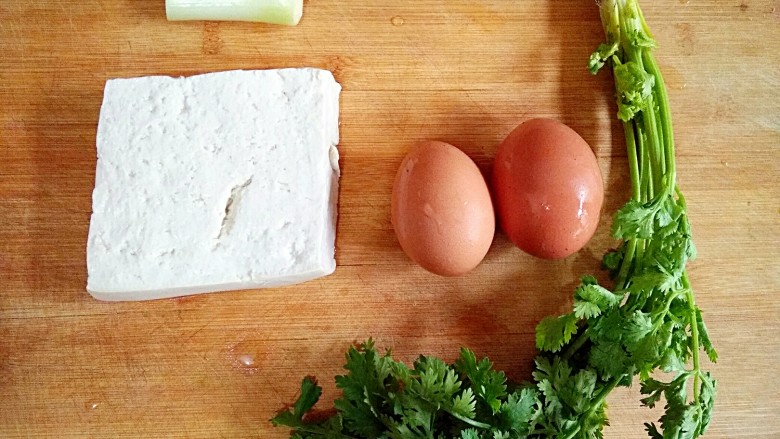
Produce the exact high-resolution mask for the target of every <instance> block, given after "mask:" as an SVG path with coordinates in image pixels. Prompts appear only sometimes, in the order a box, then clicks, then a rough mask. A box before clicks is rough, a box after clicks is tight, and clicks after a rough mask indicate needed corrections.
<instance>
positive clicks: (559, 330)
mask: <svg viewBox="0 0 780 439" xmlns="http://www.w3.org/2000/svg"><path fill="white" fill-rule="evenodd" d="M577 320H578V319H577V316H576V315H574V314H566V315H562V316H560V317H550V316H548V317H545V318H544V319H543V320H542V321H541V322H539V325H537V326H536V347H537V348H539V349H540V350H542V351H549V352H558V351H560V350H561V348H562V347H563V345H564V344H566V343H568V342H569V341H570V340H571V337H572V335H574V334H576V333H577Z"/></svg>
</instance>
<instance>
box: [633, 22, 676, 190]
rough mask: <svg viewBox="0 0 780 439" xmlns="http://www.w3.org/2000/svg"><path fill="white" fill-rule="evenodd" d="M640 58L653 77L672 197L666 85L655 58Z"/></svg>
mask: <svg viewBox="0 0 780 439" xmlns="http://www.w3.org/2000/svg"><path fill="white" fill-rule="evenodd" d="M642 21H643V22H644V18H642ZM642 58H643V59H644V62H645V65H646V66H647V71H648V73H650V74H651V75H653V76H654V77H655V92H656V94H657V96H658V113H659V114H660V116H661V124H662V126H663V130H662V135H663V143H664V146H665V148H666V153H665V157H664V158H665V165H666V166H665V167H666V169H665V171H666V173H665V177H666V185H667V186H666V190H668V191H669V194H670V195H672V194H674V190H675V187H676V181H677V168H676V164H675V160H674V154H675V147H674V133H673V131H672V112H671V110H670V105H669V94H668V93H667V92H666V84H665V82H664V78H663V75H661V71H660V69H659V68H658V63H657V62H656V60H655V57H654V56H653V55H652V53H650V52H649V51H645V53H644V54H643V56H642Z"/></svg>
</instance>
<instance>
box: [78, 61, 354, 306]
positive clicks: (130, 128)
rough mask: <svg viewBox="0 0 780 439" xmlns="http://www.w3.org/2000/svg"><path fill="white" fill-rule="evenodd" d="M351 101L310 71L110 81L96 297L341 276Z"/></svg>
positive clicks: (96, 219) (98, 201) (326, 75)
mask: <svg viewBox="0 0 780 439" xmlns="http://www.w3.org/2000/svg"><path fill="white" fill-rule="evenodd" d="M340 91H341V86H340V85H339V84H338V83H337V82H336V81H335V79H334V78H333V75H332V74H331V73H330V72H328V71H325V70H318V69H308V68H307V69H282V70H261V71H228V72H220V73H209V74H205V75H199V76H192V77H188V78H170V77H164V76H153V77H142V78H131V79H113V80H109V81H108V82H107V83H106V87H105V93H104V97H103V105H102V107H101V109H100V121H99V124H98V130H97V154H98V160H97V170H96V175H95V190H94V192H93V194H92V211H93V212H92V219H91V222H90V227H89V238H88V242H87V272H88V280H87V291H89V293H90V294H92V296H94V297H95V298H97V299H101V300H148V299H159V298H165V297H174V296H182V295H189V294H198V293H208V292H215V291H226V290H237V289H252V288H262V287H277V286H283V285H289V284H294V283H298V282H303V281H307V280H311V279H315V278H318V277H321V276H326V275H328V274H330V273H332V272H333V271H334V270H335V268H336V261H335V258H334V243H335V236H336V213H337V209H336V203H337V197H338V178H339V168H338V150H337V149H336V145H337V144H338V141H339V132H338V101H339V93H340Z"/></svg>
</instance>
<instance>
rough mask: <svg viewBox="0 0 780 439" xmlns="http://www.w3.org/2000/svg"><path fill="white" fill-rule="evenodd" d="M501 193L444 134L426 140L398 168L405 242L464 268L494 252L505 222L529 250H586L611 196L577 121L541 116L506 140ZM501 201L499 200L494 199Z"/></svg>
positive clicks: (438, 267)
mask: <svg viewBox="0 0 780 439" xmlns="http://www.w3.org/2000/svg"><path fill="white" fill-rule="evenodd" d="M491 187H492V197H491V191H490V190H489V189H488V184H487V183H486V181H485V178H484V177H483V176H482V173H481V172H480V170H479V168H478V167H477V165H476V164H475V163H474V162H473V161H472V160H471V159H470V158H469V157H468V156H467V155H466V154H465V153H463V152H462V151H461V150H459V149H458V148H456V147H454V146H452V145H450V144H447V143H444V142H437V141H428V142H423V143H420V144H418V145H416V146H415V147H414V148H413V149H412V150H411V151H410V152H409V154H408V155H407V156H406V157H405V158H404V160H403V162H402V163H401V167H400V168H399V169H398V173H397V174H396V177H395V183H394V185H393V199H392V213H391V215H392V224H393V227H394V229H395V233H396V236H397V237H398V241H399V243H400V244H401V248H403V250H404V252H405V253H406V254H407V255H408V256H409V257H410V258H411V259H412V260H413V261H415V262H417V263H418V264H420V265H421V266H422V267H423V268H425V269H426V270H428V271H431V272H433V273H436V274H439V275H442V276H459V275H462V274H465V273H468V272H469V271H471V270H472V269H474V268H475V267H476V266H477V265H479V263H480V262H481V261H482V259H484V257H485V255H486V254H487V252H488V250H489V248H490V245H491V244H492V242H493V236H494V234H495V230H496V216H498V223H499V225H500V226H501V228H502V229H503V231H504V232H505V233H506V234H507V236H508V237H509V239H510V240H511V241H512V242H513V243H514V244H515V245H516V246H518V247H519V248H520V249H521V250H523V251H525V252H527V253H529V254H531V255H534V256H537V257H540V258H545V259H561V258H565V257H567V256H569V255H571V254H573V253H575V252H577V251H578V250H580V249H581V248H582V247H583V246H584V245H585V244H586V243H587V242H588V241H589V240H590V239H591V237H593V234H594V233H595V231H596V227H597V226H598V223H599V217H600V214H601V207H602V204H603V201H604V183H603V180H602V177H601V171H600V170H599V166H598V162H597V161H596V157H595V155H594V154H593V151H592V150H591V149H590V146H588V144H587V142H585V140H584V139H583V138H582V137H580V136H579V135H578V134H577V133H576V132H575V131H574V130H572V129H571V128H569V127H568V126H566V125H564V124H562V123H560V122H557V121H554V120H550V119H532V120H529V121H527V122H525V123H523V124H521V125H520V126H518V127H517V128H515V129H514V130H513V131H512V132H511V133H510V134H509V136H508V137H507V138H506V139H505V140H504V141H503V142H502V143H501V145H500V146H499V147H498V151H497V153H496V157H495V160H494V162H493V172H492V180H491ZM494 204H495V209H494V207H493V206H494Z"/></svg>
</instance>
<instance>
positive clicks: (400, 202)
mask: <svg viewBox="0 0 780 439" xmlns="http://www.w3.org/2000/svg"><path fill="white" fill-rule="evenodd" d="M391 215H392V217H391V219H392V223H393V227H394V228H395V234H396V236H397V237H398V242H399V243H400V244H401V248H403V250H404V252H406V254H407V255H408V256H409V257H410V258H411V259H412V260H413V261H415V262H417V263H418V264H420V265H421V266H422V267H423V268H425V269H426V270H428V271H431V272H433V273H436V274H439V275H442V276H459V275H462V274H465V273H467V272H469V271H471V270H472V269H473V268H474V267H476V266H477V265H479V263H480V262H481V261H482V259H483V258H484V257H485V254H486V253H487V251H488V249H489V248H490V244H491V243H492V242H493V235H494V233H495V214H494V212H493V203H492V201H491V199H490V192H489V191H488V187H487V184H486V183H485V179H484V178H483V177H482V174H481V173H480V171H479V168H477V165H476V164H474V162H473V161H472V160H471V159H470V158H469V157H468V156H467V155H466V154H464V153H463V152H462V151H461V150H459V149H458V148H456V147H454V146H452V145H450V144H447V143H444V142H436V141H429V142H423V143H420V144H417V145H415V147H414V148H413V149H412V150H411V152H409V154H408V155H407V156H406V157H405V158H404V160H403V162H402V163H401V167H400V168H399V169H398V173H397V174H396V177H395V183H394V185H393V200H392V214H391Z"/></svg>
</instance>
